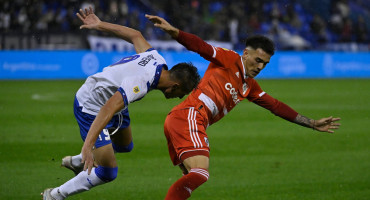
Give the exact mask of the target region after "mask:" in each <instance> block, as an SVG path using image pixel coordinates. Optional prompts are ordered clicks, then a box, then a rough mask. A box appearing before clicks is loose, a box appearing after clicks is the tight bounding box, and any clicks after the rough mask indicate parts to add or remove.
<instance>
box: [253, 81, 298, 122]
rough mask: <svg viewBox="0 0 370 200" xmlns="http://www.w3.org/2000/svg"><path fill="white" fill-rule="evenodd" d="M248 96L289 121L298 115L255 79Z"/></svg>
mask: <svg viewBox="0 0 370 200" xmlns="http://www.w3.org/2000/svg"><path fill="white" fill-rule="evenodd" d="M253 80H254V79H253ZM247 98H248V100H249V101H252V102H253V103H255V104H257V105H259V106H261V107H263V108H265V109H267V110H270V111H271V112H272V113H273V114H275V115H276V116H279V117H281V118H283V119H286V120H288V121H291V122H293V121H294V119H295V118H296V117H297V115H298V113H297V112H296V111H295V110H293V109H292V108H291V107H289V106H288V105H286V104H285V103H283V102H281V101H279V100H277V99H275V98H273V97H272V96H270V95H269V94H267V93H265V92H264V91H263V90H262V89H261V87H260V86H259V84H258V83H257V81H255V80H254V81H253V85H252V88H251V91H250V93H249V95H248V97H247Z"/></svg>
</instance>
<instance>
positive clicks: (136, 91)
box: [134, 86, 140, 94]
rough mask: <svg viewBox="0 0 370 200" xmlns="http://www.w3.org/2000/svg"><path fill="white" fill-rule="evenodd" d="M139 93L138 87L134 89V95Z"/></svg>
mask: <svg viewBox="0 0 370 200" xmlns="http://www.w3.org/2000/svg"><path fill="white" fill-rule="evenodd" d="M139 92H140V88H139V86H136V87H134V93H135V94H137V93H139Z"/></svg>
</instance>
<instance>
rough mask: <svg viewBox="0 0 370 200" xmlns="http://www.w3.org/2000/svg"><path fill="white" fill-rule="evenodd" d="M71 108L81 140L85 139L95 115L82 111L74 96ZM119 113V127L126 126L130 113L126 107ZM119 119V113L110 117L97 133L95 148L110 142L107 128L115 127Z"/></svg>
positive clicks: (128, 123)
mask: <svg viewBox="0 0 370 200" xmlns="http://www.w3.org/2000/svg"><path fill="white" fill-rule="evenodd" d="M73 109H74V114H75V117H76V120H77V123H78V126H79V127H80V135H81V138H82V140H83V141H85V139H86V137H87V133H88V132H89V130H90V127H91V124H92V123H93V121H94V119H95V117H96V116H95V115H90V114H87V113H84V112H82V107H81V106H79V104H78V101H77V98H75V102H74V105H73ZM120 114H121V115H122V117H121V118H122V119H121V120H122V124H121V126H120V127H119V129H124V128H127V127H128V126H129V125H130V115H129V113H128V109H125V110H123V111H122V112H121V113H120ZM119 121H120V119H119V115H114V116H113V117H112V119H111V120H110V121H109V123H108V124H107V126H106V127H105V128H104V129H103V130H102V132H101V133H100V134H99V137H98V138H97V140H96V142H95V148H99V147H102V146H105V145H108V144H111V143H112V141H111V139H110V136H109V131H108V129H116V128H117V127H118V125H119V124H120V123H119Z"/></svg>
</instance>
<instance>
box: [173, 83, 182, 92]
mask: <svg viewBox="0 0 370 200" xmlns="http://www.w3.org/2000/svg"><path fill="white" fill-rule="evenodd" d="M178 88H180V83H177V82H174V83H173V84H172V86H171V92H174V91H176V90H177V89H178Z"/></svg>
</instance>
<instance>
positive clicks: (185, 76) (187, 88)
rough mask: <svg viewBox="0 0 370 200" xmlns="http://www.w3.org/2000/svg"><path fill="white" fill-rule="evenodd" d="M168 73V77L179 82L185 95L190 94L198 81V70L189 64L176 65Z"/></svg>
mask: <svg viewBox="0 0 370 200" xmlns="http://www.w3.org/2000/svg"><path fill="white" fill-rule="evenodd" d="M169 71H170V77H171V78H172V79H173V80H176V81H179V83H180V87H181V89H182V90H183V91H184V92H186V93H190V92H191V91H192V90H193V89H194V88H195V87H196V86H197V85H198V83H199V81H200V75H199V73H198V69H197V68H196V67H195V66H194V65H193V64H192V63H191V62H188V63H185V62H183V63H178V64H177V65H175V66H173V67H172V68H171V69H170V70H169Z"/></svg>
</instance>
